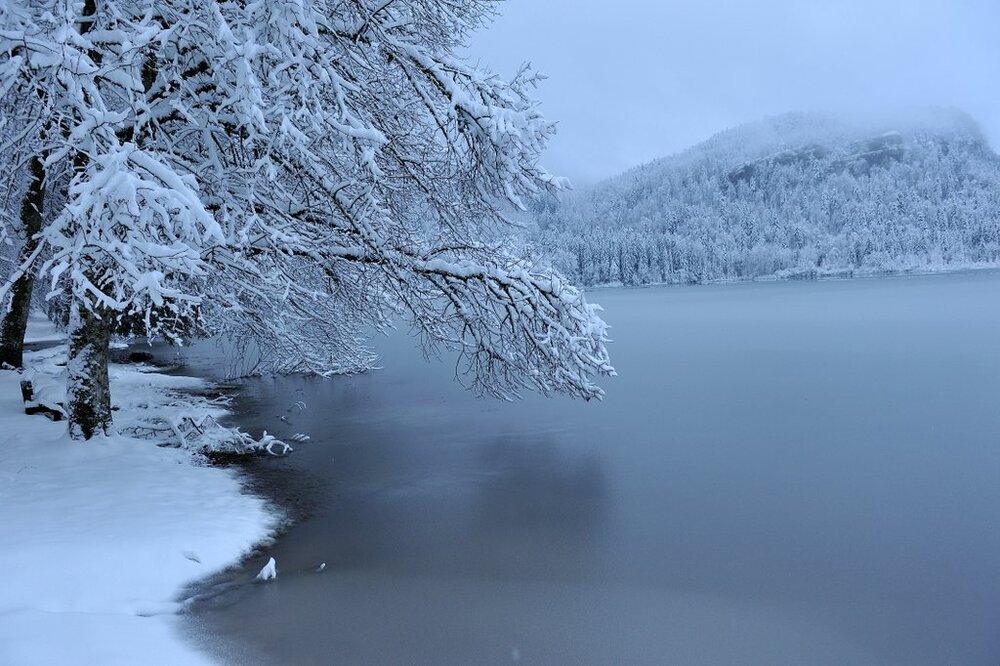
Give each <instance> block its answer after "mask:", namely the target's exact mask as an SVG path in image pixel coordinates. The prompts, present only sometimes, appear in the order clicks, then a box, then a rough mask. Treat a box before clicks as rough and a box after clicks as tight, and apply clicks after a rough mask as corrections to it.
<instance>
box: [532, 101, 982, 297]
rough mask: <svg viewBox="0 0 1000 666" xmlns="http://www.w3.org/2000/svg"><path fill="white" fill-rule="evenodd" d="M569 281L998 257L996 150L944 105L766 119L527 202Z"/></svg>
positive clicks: (796, 273) (929, 265)
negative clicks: (533, 205)
mask: <svg viewBox="0 0 1000 666" xmlns="http://www.w3.org/2000/svg"><path fill="white" fill-rule="evenodd" d="M536 219H537V223H538V241H539V242H540V244H541V245H542V246H543V247H544V248H545V249H546V250H547V251H548V252H550V253H551V254H552V256H553V257H555V262H556V264H557V266H558V267H559V268H561V269H562V270H563V271H565V272H566V273H567V274H568V275H570V276H571V277H573V278H575V279H576V280H578V281H579V282H581V283H583V284H586V285H593V284H613V283H624V284H643V283H655V282H701V281H707V280H716V279H752V278H756V277H764V276H775V277H815V276H820V275H837V274H864V273H877V272H884V271H908V270H934V269H942V268H948V267H962V266H970V265H975V264H996V263H998V262H1000V156H998V155H997V154H996V153H994V152H993V151H992V149H991V148H990V147H989V145H988V144H987V142H986V141H985V139H984V138H983V136H982V134H981V132H980V131H979V128H978V127H977V125H976V124H975V122H974V121H972V120H971V119H970V118H969V117H968V116H966V115H964V114H962V113H960V112H957V111H944V110H925V111H921V112H919V113H913V114H910V115H909V116H908V119H907V120H906V121H902V122H901V121H899V120H885V119H870V118H869V119H865V120H863V121H861V120H856V119H855V120H844V119H834V118H830V117H825V116H820V115H814V114H801V113H797V114H788V115H783V116H778V117H773V118H767V119H765V120H763V121H760V122H757V123H751V124H748V125H744V126H741V127H737V128H735V129H731V130H727V131H725V132H721V133H719V134H717V135H715V136H714V137H712V138H711V139H709V140H708V141H705V142H704V143H702V144H699V145H697V146H695V147H693V148H691V149H689V150H687V151H685V152H683V153H681V154H679V155H675V156H673V157H669V158H665V159H661V160H657V161H655V162H651V163H650V164H647V165H644V166H641V167H637V168H635V169H632V170H630V171H628V172H626V173H624V174H622V175H620V176H617V177H615V178H612V179H610V180H608V181H605V182H603V183H601V184H599V185H597V186H595V187H592V188H589V189H587V190H584V191H581V192H575V193H572V194H571V195H570V196H568V197H566V198H565V200H564V201H562V202H560V203H556V202H549V203H547V204H542V205H540V206H539V210H538V214H537V217H536Z"/></svg>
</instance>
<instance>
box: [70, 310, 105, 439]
mask: <svg viewBox="0 0 1000 666" xmlns="http://www.w3.org/2000/svg"><path fill="white" fill-rule="evenodd" d="M110 314H111V313H109V312H105V313H104V316H103V317H101V316H99V315H98V314H95V313H94V312H91V311H90V310H88V309H86V307H81V305H80V303H78V302H74V303H73V306H72V311H71V313H70V334H69V363H68V364H67V366H68V370H69V377H68V381H67V386H66V401H67V407H68V410H67V411H68V412H69V434H70V437H72V438H73V439H90V438H91V437H94V436H95V435H102V434H105V435H106V434H108V431H109V430H110V428H111V387H110V382H109V380H108V343H109V341H110V339H111V317H110Z"/></svg>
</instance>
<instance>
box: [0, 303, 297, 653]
mask: <svg viewBox="0 0 1000 666" xmlns="http://www.w3.org/2000/svg"><path fill="white" fill-rule="evenodd" d="M32 323H33V328H32V330H31V331H30V336H29V339H30V340H31V341H33V342H44V341H54V340H55V339H56V336H55V335H54V334H53V333H52V332H51V331H44V330H41V329H39V328H37V325H38V324H39V323H40V322H37V321H33V322H32ZM61 354H63V350H62V349H61V346H60V347H58V348H52V349H46V350H42V351H34V352H28V353H27V354H26V366H28V367H29V368H33V371H34V372H35V373H43V374H44V373H48V374H50V375H55V374H57V373H58V372H60V371H61V368H59V366H58V362H59V360H60V358H59V357H60V355H61ZM21 378H22V376H21V375H19V374H18V373H16V372H13V371H0V433H2V434H0V534H2V535H3V548H2V549H0V572H3V576H4V581H3V583H2V584H0V663H3V664H11V665H12V666H13V665H18V666H20V665H32V664H39V665H41V664H76V663H79V664H102V665H113V664H139V663H141V664H165V665H166V664H209V663H213V662H212V660H211V659H209V658H208V656H206V655H204V654H202V653H201V652H199V651H198V650H197V649H196V648H195V647H194V646H193V645H192V644H190V643H189V642H188V640H187V639H186V638H185V637H184V636H183V634H182V632H181V631H180V629H179V627H178V625H179V617H178V615H177V612H178V611H180V610H182V608H183V604H182V603H181V602H179V601H178V599H179V597H180V595H181V593H182V592H183V590H184V589H185V588H187V587H189V586H190V585H191V584H193V583H196V582H198V581H201V580H204V579H206V578H208V577H209V576H211V575H213V574H216V573H218V572H220V571H222V570H224V569H226V568H228V567H231V566H234V565H236V564H238V563H239V561H240V560H241V559H242V558H243V557H244V556H245V555H247V554H248V553H250V552H251V551H252V550H253V549H254V548H255V547H257V546H259V545H260V544H261V543H262V542H265V541H267V540H268V539H269V538H271V537H272V535H273V534H274V532H275V530H276V529H277V527H278V522H279V517H278V516H277V515H276V512H275V510H274V509H273V507H272V506H271V505H270V504H269V503H268V502H267V501H266V500H265V499H263V498H260V497H256V496H252V495H250V494H247V493H246V491H245V489H244V486H243V484H242V482H241V481H240V479H239V478H238V476H237V473H236V472H235V471H234V470H231V469H222V468H218V467H212V466H209V465H206V464H204V463H203V462H201V461H200V460H199V459H198V457H197V456H196V455H195V454H193V453H192V452H190V451H188V450H184V449H175V448H164V447H158V446H156V444H155V443H154V442H153V441H151V440H149V439H141V438H140V439H136V438H132V437H127V436H123V435H116V436H112V437H106V438H99V439H95V440H91V441H88V442H78V441H73V440H70V439H69V437H68V436H67V434H66V424H65V421H63V422H51V421H49V420H48V419H46V418H44V417H42V416H37V415H36V416H27V415H25V414H24V410H23V404H22V402H21V395H20V388H19V381H20V379H21ZM111 383H112V394H113V396H114V401H115V404H116V406H117V407H118V408H119V409H118V411H116V412H115V416H116V419H121V420H127V419H128V417H129V415H130V414H133V413H135V412H138V411H140V410H150V411H156V410H163V409H168V408H169V404H170V401H171V399H172V397H173V396H172V395H171V392H176V391H183V390H198V389H201V390H204V389H206V388H208V387H210V386H211V384H210V383H209V382H207V381H205V380H202V379H197V378H192V377H178V376H171V375H165V374H162V373H160V372H156V370H155V368H151V367H145V366H132V365H119V364H115V365H113V366H112V368H111Z"/></svg>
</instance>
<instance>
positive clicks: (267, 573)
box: [257, 557, 278, 580]
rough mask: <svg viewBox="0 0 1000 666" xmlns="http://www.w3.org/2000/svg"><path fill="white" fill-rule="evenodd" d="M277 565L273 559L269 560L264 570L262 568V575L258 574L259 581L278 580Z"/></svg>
mask: <svg viewBox="0 0 1000 666" xmlns="http://www.w3.org/2000/svg"><path fill="white" fill-rule="evenodd" d="M276 564H277V563H276V562H275V561H274V558H273V557H272V558H271V559H269V560H268V561H267V564H265V565H264V568H262V569H261V570H260V573H259V574H257V580H273V579H275V578H277V577H278V569H277V568H276Z"/></svg>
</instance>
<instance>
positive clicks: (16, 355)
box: [0, 156, 45, 368]
mask: <svg viewBox="0 0 1000 666" xmlns="http://www.w3.org/2000/svg"><path fill="white" fill-rule="evenodd" d="M28 168H29V169H30V172H31V181H30V182H29V183H28V191H27V192H26V193H25V195H24V200H23V201H22V202H21V224H22V225H23V227H24V236H25V238H24V246H23V247H22V248H21V253H20V254H19V255H18V265H22V264H23V263H24V262H25V261H27V260H28V259H29V258H30V257H31V255H32V254H34V252H35V250H36V249H37V247H38V239H37V238H35V236H36V235H37V234H38V232H39V231H41V230H42V203H43V202H44V200H45V166H44V164H43V162H42V158H41V157H37V156H36V157H33V158H32V159H31V164H30V165H29V166H28ZM34 285H35V272H34V267H33V266H30V267H28V270H26V271H25V273H24V275H22V276H21V277H20V278H19V279H18V280H17V281H16V282H15V283H14V284H13V286H12V287H11V290H10V294H11V295H10V307H9V308H8V309H7V311H6V312H5V313H4V315H3V321H2V322H0V365H2V364H4V363H6V364H8V365H10V366H12V367H15V368H20V367H21V366H22V365H23V364H24V332H25V330H26V329H27V328H28V312H29V310H31V290H32V288H33V287H34Z"/></svg>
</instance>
